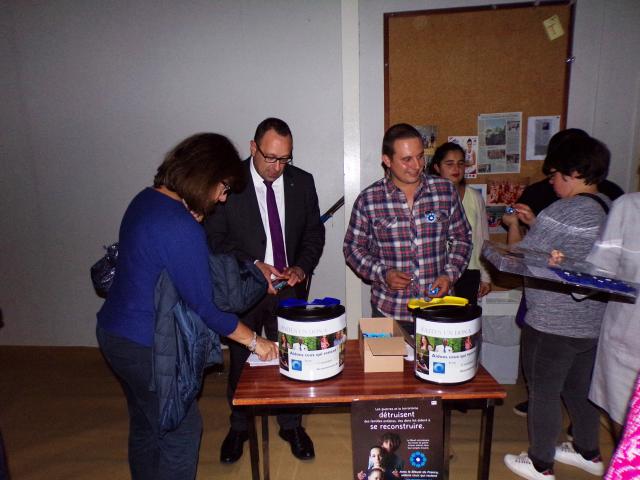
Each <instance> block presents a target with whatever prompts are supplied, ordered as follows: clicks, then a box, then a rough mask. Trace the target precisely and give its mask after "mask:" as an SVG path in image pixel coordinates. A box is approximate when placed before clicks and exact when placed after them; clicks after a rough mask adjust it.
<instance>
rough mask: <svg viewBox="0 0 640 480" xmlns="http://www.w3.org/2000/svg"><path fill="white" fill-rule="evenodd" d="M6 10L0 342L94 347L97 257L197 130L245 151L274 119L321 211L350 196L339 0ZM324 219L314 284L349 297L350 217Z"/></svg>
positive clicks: (0, 6) (51, 5)
mask: <svg viewBox="0 0 640 480" xmlns="http://www.w3.org/2000/svg"><path fill="white" fill-rule="evenodd" d="M0 15H1V17H0V21H1V22H2V27H3V28H2V30H1V31H2V32H3V33H2V35H3V37H2V43H1V44H0V59H1V60H2V66H3V68H2V69H0V86H1V87H2V88H1V89H0V103H1V104H2V105H3V108H2V114H1V118H2V124H1V125H2V131H1V133H0V135H2V142H1V145H2V147H1V148H2V150H1V160H0V161H1V162H2V174H1V175H2V177H1V178H2V199H3V200H2V207H1V208H2V220H1V221H2V224H1V225H2V235H1V238H2V239H1V240H0V242H2V243H0V248H1V250H0V265H1V266H2V267H1V268H2V274H1V276H0V307H1V308H2V310H3V312H4V323H5V326H4V328H2V329H0V343H5V344H47V345H93V344H95V341H94V329H95V312H96V311H97V309H98V308H99V306H100V303H101V302H100V300H99V299H98V298H97V297H96V296H95V294H94V293H93V291H92V289H91V286H90V283H89V278H88V267H89V266H90V265H91V263H92V262H93V261H95V260H96V259H97V258H98V257H99V256H100V255H101V249H100V246H101V245H103V244H105V243H107V242H111V241H114V240H115V239H116V238H117V231H118V225H119V222H120V218H121V216H122V213H123V212H124V209H125V208H126V206H127V204H128V202H129V201H130V199H131V198H132V196H133V195H134V194H135V193H136V192H137V191H139V190H140V189H142V188H143V187H145V186H147V185H149V184H150V183H151V180H152V178H153V174H154V172H155V168H156V167H157V165H158V164H159V162H160V161H161V159H162V156H163V155H164V153H165V152H166V151H167V150H169V149H170V148H171V147H172V146H173V145H174V144H175V143H177V142H178V141H180V140H181V139H183V138H184V137H186V136H188V135H190V134H192V133H196V132H199V131H217V132H220V133H224V134H226V135H228V136H229V137H230V138H231V139H232V140H233V141H234V142H235V143H236V145H237V147H238V148H239V150H240V151H241V153H242V154H243V155H248V142H249V139H250V138H251V137H252V136H253V131H254V130H255V127H256V125H257V124H258V122H259V121H260V120H262V119H263V118H265V117H267V116H271V115H274V116H279V117H281V118H283V119H285V120H286V121H287V122H288V123H289V124H290V125H291V128H292V130H293V134H294V155H295V157H296V160H295V161H296V164H297V165H298V166H300V167H302V168H304V169H306V170H308V171H310V172H312V173H313V174H314V176H315V179H316V183H317V186H318V194H319V197H320V199H321V200H320V207H321V209H326V208H327V207H329V206H330V205H331V204H332V203H333V202H334V201H335V200H337V199H338V198H339V197H340V196H341V195H342V168H341V165H342V161H341V156H342V124H341V112H342V110H341V70H340V68H339V67H340V2H339V1H337V0H333V1H331V0H329V1H327V0H325V1H323V2H315V1H308V2H301V1H296V0H291V1H271V2H268V3H266V2H262V1H235V0H234V1H221V2H210V1H193V2H154V1H146V0H141V1H135V2H101V1H79V0H77V1H74V0H70V1H56V2H46V1H41V2H21V1H19V0H17V1H6V0H3V1H1V2H0ZM5 27H6V28H5ZM327 227H328V230H327V247H326V250H327V254H325V256H324V258H323V260H322V263H321V265H320V266H319V268H318V271H317V277H318V278H322V279H323V281H322V282H320V281H315V282H314V285H313V286H314V290H317V289H321V290H322V294H323V295H332V296H336V297H341V296H342V294H343V292H344V271H343V269H342V268H339V269H337V270H336V269H333V268H332V267H331V263H332V260H333V259H334V258H335V257H336V256H337V255H336V254H335V252H339V246H338V243H339V242H340V240H341V237H342V231H343V228H342V220H341V217H340V216H338V217H337V218H336V220H335V221H332V222H330V223H329V224H328V225H327ZM332 253H333V255H332Z"/></svg>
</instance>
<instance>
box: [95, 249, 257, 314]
mask: <svg viewBox="0 0 640 480" xmlns="http://www.w3.org/2000/svg"><path fill="white" fill-rule="evenodd" d="M106 250H107V253H105V255H104V256H103V257H102V258H101V259H100V260H98V261H97V262H96V263H95V264H94V265H93V266H92V267H91V281H92V282H93V288H94V289H95V291H96V293H97V294H98V295H99V296H100V297H102V298H106V297H107V293H108V292H109V288H111V284H112V283H113V278H114V277H115V274H116V264H117V260H118V243H117V242H116V243H113V244H111V245H109V246H108V247H106ZM209 268H210V269H211V273H212V276H213V296H214V302H215V304H216V305H217V307H218V308H219V309H220V310H222V311H224V312H233V313H242V312H245V311H247V310H249V308H251V307H252V306H253V305H255V304H256V303H257V302H258V300H260V299H261V298H262V297H263V296H264V294H265V293H266V291H267V281H266V280H265V278H264V275H263V274H262V272H261V271H260V269H259V268H258V267H256V266H255V265H254V264H253V263H251V262H247V261H239V260H237V259H236V257H234V256H232V255H228V254H224V253H217V254H210V255H209Z"/></svg>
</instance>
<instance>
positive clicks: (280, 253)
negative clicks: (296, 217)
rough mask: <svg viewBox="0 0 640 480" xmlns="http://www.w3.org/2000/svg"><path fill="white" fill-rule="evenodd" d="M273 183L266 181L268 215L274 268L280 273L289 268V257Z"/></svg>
mask: <svg viewBox="0 0 640 480" xmlns="http://www.w3.org/2000/svg"><path fill="white" fill-rule="evenodd" d="M272 183H273V182H267V181H266V180H265V181H264V184H265V185H266V186H267V214H268V215H269V230H270V231H271V248H273V266H274V267H276V268H277V269H278V270H279V271H281V272H282V271H283V270H284V269H285V268H287V256H286V254H285V253H284V239H283V238H282V226H281V224H280V215H278V204H277V203H276V194H275V192H274V191H273V186H272V185H271V184H272Z"/></svg>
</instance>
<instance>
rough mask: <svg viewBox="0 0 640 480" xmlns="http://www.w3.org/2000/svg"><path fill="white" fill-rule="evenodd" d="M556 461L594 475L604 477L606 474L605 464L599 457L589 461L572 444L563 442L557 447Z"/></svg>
mask: <svg viewBox="0 0 640 480" xmlns="http://www.w3.org/2000/svg"><path fill="white" fill-rule="evenodd" d="M556 460H557V461H558V462H561V463H566V464H567V465H573V466H574V467H578V468H580V469H582V470H584V471H585V472H589V473H590V474H592V475H598V476H602V475H603V474H604V464H603V463H602V459H601V458H600V457H599V456H598V457H596V458H595V459H593V460H587V459H586V458H584V457H583V456H582V455H580V454H579V453H578V452H576V451H575V450H574V449H573V445H572V444H571V443H570V442H563V443H562V444H560V446H558V447H556Z"/></svg>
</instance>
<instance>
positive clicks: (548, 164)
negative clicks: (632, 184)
mask: <svg viewBox="0 0 640 480" xmlns="http://www.w3.org/2000/svg"><path fill="white" fill-rule="evenodd" d="M610 158H611V154H610V153H609V149H608V148H607V146H606V145H605V144H604V143H602V142H601V141H599V140H596V139H595V138H593V137H589V136H587V137H583V136H578V137H571V138H567V139H565V140H563V141H562V142H560V143H559V144H558V145H557V146H554V148H553V149H552V150H551V151H549V152H548V153H547V158H546V159H545V162H544V166H543V167H542V171H543V172H544V174H545V175H549V174H550V173H551V171H552V170H557V171H558V172H560V173H562V174H563V175H571V174H572V173H573V172H576V173H577V174H578V178H582V179H584V181H585V183H586V184H587V185H592V184H598V183H600V182H602V181H603V180H604V179H605V178H607V174H608V173H609V161H610Z"/></svg>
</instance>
